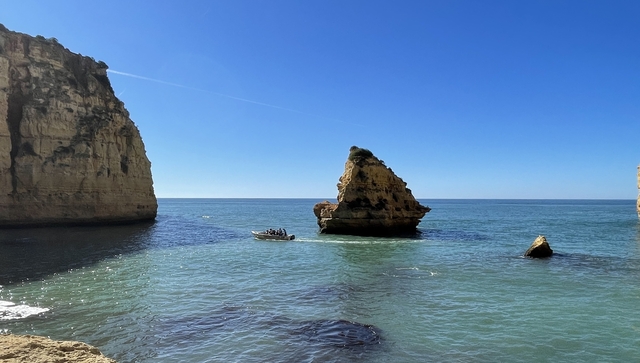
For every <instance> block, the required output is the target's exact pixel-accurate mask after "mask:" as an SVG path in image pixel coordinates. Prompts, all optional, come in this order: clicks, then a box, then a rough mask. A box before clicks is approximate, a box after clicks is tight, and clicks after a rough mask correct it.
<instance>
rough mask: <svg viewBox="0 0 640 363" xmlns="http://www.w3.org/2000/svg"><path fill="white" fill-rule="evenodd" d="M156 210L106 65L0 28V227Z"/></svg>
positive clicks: (138, 142) (143, 216)
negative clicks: (108, 76)
mask: <svg viewBox="0 0 640 363" xmlns="http://www.w3.org/2000/svg"><path fill="white" fill-rule="evenodd" d="M156 211H157V202H156V197H155V194H154V191H153V181H152V179H151V163H150V162H149V160H148V159H147V156H146V153H145V148H144V144H143V143H142V139H141V137H140V133H139V132H138V129H137V128H136V126H135V125H134V124H133V122H132V121H131V120H130V119H129V113H128V112H127V110H126V109H125V108H124V104H123V103H122V102H121V101H120V100H118V99H117V98H116V96H115V95H114V92H113V89H112V88H111V84H110V82H109V79H108V78H107V65H106V64H105V63H103V62H96V61H95V60H94V59H92V58H90V57H85V56H82V55H79V54H74V53H72V52H71V51H69V50H68V49H66V48H64V47H63V46H62V45H60V44H59V43H58V42H57V40H55V39H54V38H51V39H45V38H44V37H41V36H37V37H31V36H29V35H26V34H21V33H16V32H11V31H9V30H7V29H6V28H5V27H4V26H3V25H2V24H0V227H7V226H29V225H50V224H59V223H62V224H83V223H119V222H131V221H138V220H148V219H153V218H155V216H156Z"/></svg>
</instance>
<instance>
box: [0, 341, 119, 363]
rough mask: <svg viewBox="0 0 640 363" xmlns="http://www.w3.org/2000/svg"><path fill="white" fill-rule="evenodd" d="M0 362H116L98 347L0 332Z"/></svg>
mask: <svg viewBox="0 0 640 363" xmlns="http://www.w3.org/2000/svg"><path fill="white" fill-rule="evenodd" d="M0 361H1V362H7V363H11V362H15V363H18V362H29V363H50V362H68V363H116V361H115V360H113V359H109V358H107V357H105V356H104V355H102V353H100V351H99V350H98V348H95V347H92V346H90V345H88V344H85V343H81V342H74V341H56V340H51V339H49V338H45V337H39V336H34V335H12V334H0Z"/></svg>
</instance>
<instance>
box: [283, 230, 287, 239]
mask: <svg viewBox="0 0 640 363" xmlns="http://www.w3.org/2000/svg"><path fill="white" fill-rule="evenodd" d="M282 231H283V232H284V236H285V237H286V236H287V230H286V229H284V228H283V229H282Z"/></svg>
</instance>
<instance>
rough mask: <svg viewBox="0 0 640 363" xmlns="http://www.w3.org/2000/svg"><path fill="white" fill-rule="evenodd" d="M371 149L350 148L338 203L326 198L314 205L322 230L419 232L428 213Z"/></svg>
mask: <svg viewBox="0 0 640 363" xmlns="http://www.w3.org/2000/svg"><path fill="white" fill-rule="evenodd" d="M430 210H431V209H430V208H429V207H425V206H422V205H421V204H420V203H418V201H416V199H415V198H414V197H413V195H412V194H411V190H409V189H408V188H407V183H405V182H404V181H403V180H402V179H400V178H399V177H397V176H396V175H395V174H394V172H393V171H392V170H391V169H390V168H388V167H387V166H386V165H385V164H384V163H383V162H382V161H381V160H380V159H378V158H377V157H375V156H374V155H373V153H371V151H369V150H367V149H361V148H358V147H356V146H353V147H351V149H350V153H349V157H348V159H347V162H346V164H345V168H344V173H343V174H342V176H341V177H340V182H339V183H338V203H337V204H334V203H331V202H329V201H324V202H321V203H318V204H316V205H315V206H314V207H313V212H314V214H315V215H316V217H317V218H318V226H319V227H320V232H321V233H331V234H351V235H363V236H385V235H401V234H410V233H415V232H416V227H417V226H418V223H420V219H421V218H422V217H424V215H425V214H426V213H427V212H429V211H430Z"/></svg>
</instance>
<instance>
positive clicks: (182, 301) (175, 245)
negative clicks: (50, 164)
mask: <svg viewBox="0 0 640 363" xmlns="http://www.w3.org/2000/svg"><path fill="white" fill-rule="evenodd" d="M317 201H318V200H304V199H302V200H300V199H297V200H296V199H280V200H268V199H257V200H250V199H193V200H179V199H161V200H160V201H159V216H158V219H157V221H156V222H155V223H149V224H144V225H131V226H119V227H86V228H47V229H25V230H2V231H0V249H1V251H2V253H1V254H0V285H2V288H1V289H0V301H4V302H5V303H3V304H4V305H2V304H0V309H2V306H8V304H7V302H11V303H14V304H15V305H27V306H30V307H35V308H42V309H49V310H48V311H45V312H41V313H40V314H38V315H32V316H29V317H23V318H14V319H11V320H0V331H9V332H12V333H16V334H25V333H28V334H38V335H46V336H50V337H52V338H54V339H73V340H82V341H85V342H87V343H90V344H93V345H96V346H98V347H99V348H100V349H101V350H102V352H103V353H105V354H106V355H108V356H110V357H113V358H115V359H117V360H118V361H119V362H356V361H358V362H425V361H435V362H496V361H509V362H543V361H544V362H575V361H592V362H596V361H597V362H600V361H608V362H612V361H620V362H629V361H638V360H639V358H640V314H638V313H637V312H638V306H640V225H639V223H638V217H637V214H636V212H635V204H634V201H631V200H630V201H575V200H570V201H540V200H425V201H422V202H423V204H425V205H429V206H430V207H431V208H432V209H433V210H432V211H431V212H430V213H429V214H427V215H426V216H425V218H424V219H423V222H422V223H421V225H420V226H419V228H420V231H421V234H420V235H419V236H418V237H417V238H410V239H407V238H404V239H403V238H367V237H354V236H327V235H319V234H318V233H317V225H316V224H315V217H314V216H313V211H312V208H313V204H314V203H315V202H317ZM269 227H273V228H278V227H285V228H287V230H288V231H289V233H292V234H295V235H296V239H295V240H294V241H287V242H273V241H257V240H254V239H253V238H252V237H251V234H250V232H249V231H250V230H259V229H266V228H269ZM539 234H544V235H545V236H546V237H547V239H548V241H549V243H550V244H551V247H552V248H553V249H554V251H555V252H556V255H555V256H554V257H552V258H551V259H546V260H531V259H525V258H522V257H521V255H522V253H523V252H524V251H525V250H526V249H527V248H528V247H529V245H530V244H531V243H532V242H533V240H534V239H535V237H537V236H538V235H539ZM15 305H14V306H15ZM1 314H2V312H1V310H0V315H1ZM5 315H6V314H5Z"/></svg>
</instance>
